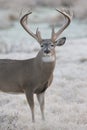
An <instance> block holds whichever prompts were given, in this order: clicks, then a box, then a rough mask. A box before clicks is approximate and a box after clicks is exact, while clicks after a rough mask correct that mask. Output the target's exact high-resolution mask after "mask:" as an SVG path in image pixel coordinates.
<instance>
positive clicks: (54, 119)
mask: <svg viewBox="0 0 87 130" xmlns="http://www.w3.org/2000/svg"><path fill="white" fill-rule="evenodd" d="M45 10H46V9H45ZM45 10H42V13H41V14H40V13H39V15H40V16H41V17H39V16H38V14H37V13H34V14H32V16H31V17H30V19H31V21H30V24H29V25H30V28H31V29H32V30H33V31H35V29H36V27H38V26H39V29H40V30H41V32H42V36H43V37H44V38H50V35H51V25H52V22H49V21H48V22H44V21H46V18H47V17H48V16H49V19H50V18H51V15H52V16H53V15H54V14H55V15H56V14H57V13H56V11H52V10H50V9H47V12H48V14H49V15H47V14H46V13H45V12H44V11H45ZM50 11H51V12H50ZM37 12H38V10H37ZM43 16H44V19H43ZM35 17H36V19H35ZM37 18H38V19H39V20H40V21H41V20H42V19H43V22H42V21H41V22H39V21H38V19H37ZM34 20H36V23H37V24H35V23H34ZM57 21H58V20H57ZM57 23H58V22H57ZM59 25H60V22H59ZM58 28H59V26H58V24H56V29H58ZM62 36H66V37H67V42H66V44H65V45H64V46H62V47H59V48H57V49H56V56H57V62H56V68H55V71H54V80H53V83H52V85H51V87H50V88H48V90H47V92H46V105H45V117H46V121H45V122H42V121H41V118H40V117H41V114H40V110H39V104H38V102H37V100H36V98H35V115H36V123H35V124H32V123H31V113H30V109H29V107H28V103H27V101H26V98H25V96H24V95H9V94H5V93H0V130H87V25H86V21H81V22H80V21H79V20H73V21H72V23H71V25H70V26H69V27H68V28H67V30H65V31H64V33H63V34H62ZM38 50H39V44H38V43H37V42H36V41H35V40H34V39H33V38H31V37H30V36H29V35H28V34H27V33H26V32H25V31H24V30H23V29H22V27H21V25H20V24H19V22H18V21H17V20H16V21H15V22H11V23H10V27H9V26H8V28H6V29H1V30H0V58H11V59H28V58H31V57H34V56H35V55H36V54H37V52H38Z"/></svg>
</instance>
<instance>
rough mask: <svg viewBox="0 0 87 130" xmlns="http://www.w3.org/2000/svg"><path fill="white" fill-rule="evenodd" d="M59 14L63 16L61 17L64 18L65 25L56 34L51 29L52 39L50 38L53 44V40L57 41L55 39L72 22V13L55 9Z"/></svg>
mask: <svg viewBox="0 0 87 130" xmlns="http://www.w3.org/2000/svg"><path fill="white" fill-rule="evenodd" d="M56 10H57V11H58V12H59V13H61V14H63V16H64V17H65V19H66V23H65V24H64V25H63V26H62V27H61V28H60V30H59V31H58V32H56V33H55V31H54V27H53V28H52V37H51V40H52V41H53V42H55V40H56V39H57V37H58V36H59V35H60V34H61V33H62V32H63V31H64V30H65V29H66V28H67V27H68V26H69V24H70V22H71V20H72V16H73V14H72V12H70V11H69V10H63V11H61V10H58V9H56Z"/></svg>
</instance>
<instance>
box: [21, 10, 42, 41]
mask: <svg viewBox="0 0 87 130" xmlns="http://www.w3.org/2000/svg"><path fill="white" fill-rule="evenodd" d="M30 14H32V12H28V13H27V14H25V15H24V16H23V17H22V18H21V19H20V23H21V25H22V27H23V28H24V29H25V31H26V32H27V33H29V34H30V35H31V36H32V37H33V38H35V39H36V40H37V41H38V42H39V43H40V42H41V40H42V38H41V33H40V31H38V28H37V30H36V34H34V33H33V32H32V31H31V30H30V29H29V28H28V26H27V24H26V23H27V18H28V15H30Z"/></svg>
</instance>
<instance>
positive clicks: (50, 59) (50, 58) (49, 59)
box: [42, 55, 55, 62]
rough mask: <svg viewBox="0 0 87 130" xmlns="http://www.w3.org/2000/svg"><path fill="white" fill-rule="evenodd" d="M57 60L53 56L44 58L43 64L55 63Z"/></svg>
mask: <svg viewBox="0 0 87 130" xmlns="http://www.w3.org/2000/svg"><path fill="white" fill-rule="evenodd" d="M54 60H55V57H54V56H53V55H50V56H49V55H46V56H43V57H42V61H43V62H53V61H54Z"/></svg>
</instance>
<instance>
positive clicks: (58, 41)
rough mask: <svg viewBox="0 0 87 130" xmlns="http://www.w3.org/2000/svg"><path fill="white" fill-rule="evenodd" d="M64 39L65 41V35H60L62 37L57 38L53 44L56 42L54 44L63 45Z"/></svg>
mask: <svg viewBox="0 0 87 130" xmlns="http://www.w3.org/2000/svg"><path fill="white" fill-rule="evenodd" d="M65 41H66V37H62V38H60V39H58V40H57V41H56V42H55V44H56V46H62V45H64V43H65Z"/></svg>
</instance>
